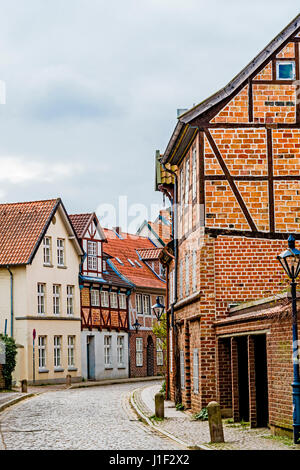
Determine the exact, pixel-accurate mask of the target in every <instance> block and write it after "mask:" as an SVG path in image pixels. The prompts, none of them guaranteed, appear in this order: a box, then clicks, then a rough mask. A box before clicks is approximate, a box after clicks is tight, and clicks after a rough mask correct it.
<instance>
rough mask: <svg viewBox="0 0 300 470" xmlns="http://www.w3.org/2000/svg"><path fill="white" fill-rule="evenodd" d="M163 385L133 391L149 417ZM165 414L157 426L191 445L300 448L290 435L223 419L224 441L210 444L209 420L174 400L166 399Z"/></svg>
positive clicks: (243, 447)
mask: <svg viewBox="0 0 300 470" xmlns="http://www.w3.org/2000/svg"><path fill="white" fill-rule="evenodd" d="M159 389H160V385H159V384H155V385H151V386H149V385H148V386H146V387H143V388H140V389H138V390H137V391H136V392H135V393H134V400H135V403H136V404H137V406H138V408H139V409H140V410H141V411H142V412H143V414H144V415H146V416H147V417H150V416H152V415H153V414H154V395H155V393H157V392H158V391H159ZM165 417H166V419H165V420H164V421H161V422H159V421H158V422H155V421H154V422H153V424H155V425H156V426H157V428H159V429H162V430H164V431H167V432H168V433H170V434H171V435H173V436H175V437H177V438H178V439H180V440H182V441H183V442H185V443H187V445H188V446H190V447H193V446H199V445H204V446H205V447H209V448H211V449H219V450H239V449H241V450H295V449H297V450H299V446H294V445H293V443H292V440H290V439H288V438H274V437H273V436H272V435H271V432H270V430H269V429H268V428H257V429H250V428H249V426H241V425H238V424H226V421H227V420H224V421H223V428H224V438H225V443H224V444H223V443H222V444H209V441H210V435H209V427H208V422H207V421H204V422H203V421H195V420H193V418H192V414H190V413H187V412H182V411H177V410H176V409H175V407H174V403H172V402H171V401H167V402H165Z"/></svg>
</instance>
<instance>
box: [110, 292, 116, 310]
mask: <svg viewBox="0 0 300 470" xmlns="http://www.w3.org/2000/svg"><path fill="white" fill-rule="evenodd" d="M109 298H110V307H111V308H118V294H117V292H110V293H109Z"/></svg>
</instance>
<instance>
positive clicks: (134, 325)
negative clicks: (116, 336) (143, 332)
mask: <svg viewBox="0 0 300 470" xmlns="http://www.w3.org/2000/svg"><path fill="white" fill-rule="evenodd" d="M132 326H133V328H135V332H136V333H138V331H139V329H140V328H141V326H142V325H141V324H140V323H139V321H138V319H136V320H135V322H134V324H133V325H132Z"/></svg>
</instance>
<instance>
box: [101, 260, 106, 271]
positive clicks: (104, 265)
mask: <svg viewBox="0 0 300 470" xmlns="http://www.w3.org/2000/svg"><path fill="white" fill-rule="evenodd" d="M102 269H103V271H106V261H105V259H104V260H103V261H102Z"/></svg>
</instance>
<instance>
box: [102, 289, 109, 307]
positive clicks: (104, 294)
mask: <svg viewBox="0 0 300 470" xmlns="http://www.w3.org/2000/svg"><path fill="white" fill-rule="evenodd" d="M108 294H109V292H108V291H107V290H102V291H101V307H104V308H108V307H109V299H108Z"/></svg>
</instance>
